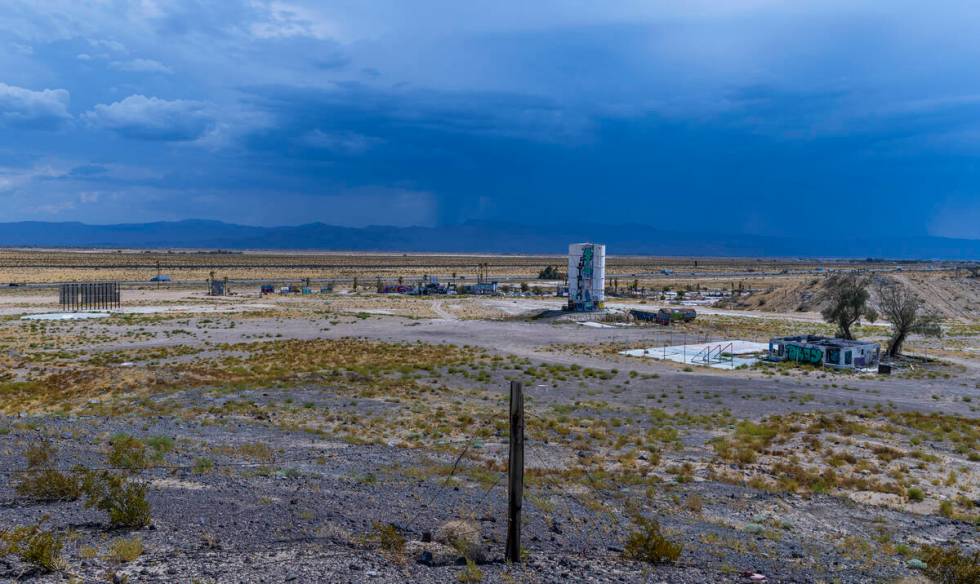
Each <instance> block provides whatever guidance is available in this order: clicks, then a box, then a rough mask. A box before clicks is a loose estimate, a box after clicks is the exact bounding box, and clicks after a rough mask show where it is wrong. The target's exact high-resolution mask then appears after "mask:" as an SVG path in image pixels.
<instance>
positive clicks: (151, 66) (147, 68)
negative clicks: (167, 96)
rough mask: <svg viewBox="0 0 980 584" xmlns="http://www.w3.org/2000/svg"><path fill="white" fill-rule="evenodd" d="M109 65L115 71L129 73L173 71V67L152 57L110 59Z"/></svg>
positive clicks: (168, 72)
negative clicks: (123, 59)
mask: <svg viewBox="0 0 980 584" xmlns="http://www.w3.org/2000/svg"><path fill="white" fill-rule="evenodd" d="M110 66H111V67H112V68H113V69H115V70H117V71H126V72H129V73H165V74H168V75H169V74H170V73H173V69H171V68H170V67H167V66H166V65H164V64H163V63H161V62H160V61H154V60H153V59H130V60H128V61H112V63H110Z"/></svg>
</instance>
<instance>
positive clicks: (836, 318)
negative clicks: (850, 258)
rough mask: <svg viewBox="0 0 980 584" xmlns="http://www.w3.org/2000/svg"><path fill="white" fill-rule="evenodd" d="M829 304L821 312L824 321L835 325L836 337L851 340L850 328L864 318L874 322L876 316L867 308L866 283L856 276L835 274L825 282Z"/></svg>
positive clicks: (865, 280)
mask: <svg viewBox="0 0 980 584" xmlns="http://www.w3.org/2000/svg"><path fill="white" fill-rule="evenodd" d="M827 288H828V290H829V294H828V300H829V304H828V305H827V307H826V308H824V309H823V310H822V311H821V313H820V314H821V315H823V318H824V320H825V321H827V322H829V323H830V324H835V325H837V336H838V337H840V338H842V339H853V338H854V335H853V334H851V327H852V326H854V323H856V322H858V321H859V320H861V317H862V316H866V317H867V318H868V320H870V321H872V322H874V320H875V319H876V318H877V316H878V315H877V314H876V313H875V311H874V309H873V308H871V307H870V306H868V298H869V296H870V295H869V294H868V281H867V279H865V278H862V277H859V276H858V275H856V274H842V275H838V274H835V275H833V276H831V277H830V278H829V279H828V280H827Z"/></svg>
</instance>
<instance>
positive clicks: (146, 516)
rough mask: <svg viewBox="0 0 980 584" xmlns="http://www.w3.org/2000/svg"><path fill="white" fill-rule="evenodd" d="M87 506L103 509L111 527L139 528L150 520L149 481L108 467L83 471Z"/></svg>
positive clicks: (83, 486)
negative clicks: (147, 495)
mask: <svg viewBox="0 0 980 584" xmlns="http://www.w3.org/2000/svg"><path fill="white" fill-rule="evenodd" d="M82 476H83V479H82V490H83V492H84V493H85V506H86V507H88V508H92V507H94V508H96V509H98V510H100V511H104V512H105V513H106V514H107V515H108V516H109V525H110V526H111V527H121V528H140V527H146V526H147V525H149V524H150V518H151V517H150V503H149V501H147V500H146V491H147V488H148V484H147V483H145V482H142V481H138V480H132V479H129V478H128V477H126V476H124V475H118V474H114V473H112V472H109V471H105V470H103V471H85V472H83V473H82Z"/></svg>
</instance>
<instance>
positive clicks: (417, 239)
mask: <svg viewBox="0 0 980 584" xmlns="http://www.w3.org/2000/svg"><path fill="white" fill-rule="evenodd" d="M579 241H596V242H602V243H605V244H606V245H607V251H608V253H609V254H611V255H627V254H637V255H659V256H719V257H721V256H728V257H808V258H868V257H874V258H887V259H918V260H922V259H950V260H977V259H980V240H972V239H950V238H943V237H928V236H896V237H889V238H867V237H865V238H852V239H828V238H825V237H812V238H809V237H808V238H802V237H801V238H784V237H763V236H753V235H719V234H705V233H680V232H670V231H664V230H660V229H657V228H654V227H650V226H647V225H635V224H627V225H600V224H580V225H559V226H556V225H547V226H529V225H516V224H507V223H495V222H485V221H470V222H467V223H463V224H460V225H453V226H448V227H385V226H371V227H357V228H355V227H337V226H334V225H325V224H323V223H310V224H307V225H296V226H289V227H254V226H248V225H235V224H230V223H222V222H219V221H203V220H187V221H174V222H156V223H130V224H119V225H87V224H84V223H49V222H36V221H26V222H19V223H0V246H5V247H79V248H83V247H100V248H206V249H227V250H243V249H263V250H324V251H328V250H329V251H386V252H398V251H400V252H449V253H508V254H562V253H565V252H566V251H567V249H568V244H569V243H574V242H579Z"/></svg>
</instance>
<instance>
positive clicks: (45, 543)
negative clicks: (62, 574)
mask: <svg viewBox="0 0 980 584" xmlns="http://www.w3.org/2000/svg"><path fill="white" fill-rule="evenodd" d="M43 523H44V519H42V520H41V522H39V523H38V524H36V525H27V526H22V527H15V528H13V529H11V530H9V531H0V542H2V543H3V547H2V548H0V551H2V554H0V555H15V556H17V557H19V558H20V559H21V560H22V561H24V562H27V563H28V564H31V565H33V566H37V567H38V568H40V569H41V570H43V571H45V572H53V571H55V570H58V569H59V568H61V566H62V564H63V562H62V559H61V550H62V548H63V547H64V538H63V537H62V536H60V535H58V534H57V533H55V532H54V531H48V530H45V529H43V527H42V524H43Z"/></svg>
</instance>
